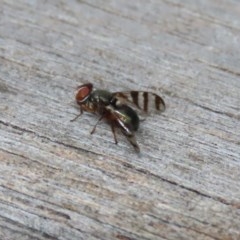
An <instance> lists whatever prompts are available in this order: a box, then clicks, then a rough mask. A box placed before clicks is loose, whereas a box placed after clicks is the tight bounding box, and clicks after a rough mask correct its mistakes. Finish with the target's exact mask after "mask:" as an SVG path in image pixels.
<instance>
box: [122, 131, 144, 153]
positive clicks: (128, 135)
mask: <svg viewBox="0 0 240 240" xmlns="http://www.w3.org/2000/svg"><path fill="white" fill-rule="evenodd" d="M122 133H123V134H124V135H125V136H126V138H127V140H128V141H129V142H130V143H131V144H132V146H133V147H134V149H135V151H136V152H140V148H139V146H138V144H137V140H136V137H135V134H134V133H133V132H131V131H129V130H128V131H125V129H122Z"/></svg>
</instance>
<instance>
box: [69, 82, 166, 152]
mask: <svg viewBox="0 0 240 240" xmlns="http://www.w3.org/2000/svg"><path fill="white" fill-rule="evenodd" d="M138 93H142V96H143V101H142V102H143V111H147V109H148V99H149V94H150V96H153V97H154V101H155V107H156V109H158V110H162V109H163V108H164V109H165V104H164V101H163V100H162V98H161V97H159V96H158V95H156V94H153V93H148V92H136V91H131V92H125V93H123V92H116V93H111V92H109V91H106V90H98V89H93V85H92V84H91V83H87V84H84V85H81V86H79V88H78V92H77V94H76V101H77V103H78V104H79V106H80V114H79V115H78V116H77V117H79V116H80V115H81V114H82V113H83V111H87V112H92V113H97V114H98V115H99V116H100V118H99V119H98V121H97V123H96V124H95V126H94V128H93V130H92V131H91V134H92V133H94V131H95V129H96V126H97V124H98V123H99V122H100V121H101V120H102V119H106V120H107V121H108V122H109V123H110V125H111V128H112V132H113V135H114V139H115V143H117V138H116V133H115V128H116V127H117V128H119V129H120V130H121V132H122V133H123V134H124V135H125V136H126V137H127V139H128V140H129V142H130V143H131V144H132V146H133V147H134V148H135V150H136V151H137V152H139V151H140V149H139V146H138V144H137V142H136V139H135V131H137V130H138V127H139V117H138V114H137V112H136V111H135V110H134V109H133V108H132V107H131V106H129V104H133V105H134V106H135V107H136V108H138V109H141V106H140V102H139V101H138V100H139V99H138ZM129 96H131V98H132V101H131V100H129ZM77 117H76V118H77ZM76 118H75V119H76ZM75 119H74V120H75Z"/></svg>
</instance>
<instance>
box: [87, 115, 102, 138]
mask: <svg viewBox="0 0 240 240" xmlns="http://www.w3.org/2000/svg"><path fill="white" fill-rule="evenodd" d="M103 118H104V114H103V115H102V116H101V117H100V118H99V119H98V120H97V122H96V124H95V125H94V127H93V129H92V131H91V132H90V134H93V133H94V132H95V130H96V127H97V125H98V124H99V122H101V120H102V119H103Z"/></svg>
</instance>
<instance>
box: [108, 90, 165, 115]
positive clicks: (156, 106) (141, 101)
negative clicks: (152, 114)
mask: <svg viewBox="0 0 240 240" xmlns="http://www.w3.org/2000/svg"><path fill="white" fill-rule="evenodd" d="M113 96H114V97H115V98H116V99H117V103H116V104H117V105H118V104H119V105H121V103H122V104H127V105H130V106H132V105H133V106H135V108H136V107H137V109H140V110H141V111H143V112H145V113H147V112H149V111H152V110H155V111H158V112H163V111H164V110H165V102H164V100H163V99H162V98H161V97H160V96H158V95H157V94H155V93H152V92H144V91H129V92H115V93H113Z"/></svg>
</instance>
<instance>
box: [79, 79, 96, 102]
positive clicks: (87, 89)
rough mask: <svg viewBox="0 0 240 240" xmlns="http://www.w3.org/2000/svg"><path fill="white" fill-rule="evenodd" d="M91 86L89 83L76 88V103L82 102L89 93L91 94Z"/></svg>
mask: <svg viewBox="0 0 240 240" xmlns="http://www.w3.org/2000/svg"><path fill="white" fill-rule="evenodd" d="M92 87H93V86H92V84H91V83H87V84H84V85H81V86H79V88H78V92H77V94H76V101H77V102H78V103H81V102H84V101H85V100H86V99H87V98H88V97H89V95H90V93H91V92H92Z"/></svg>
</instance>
